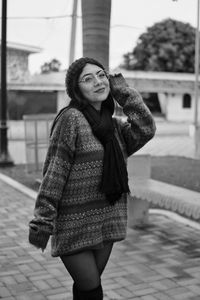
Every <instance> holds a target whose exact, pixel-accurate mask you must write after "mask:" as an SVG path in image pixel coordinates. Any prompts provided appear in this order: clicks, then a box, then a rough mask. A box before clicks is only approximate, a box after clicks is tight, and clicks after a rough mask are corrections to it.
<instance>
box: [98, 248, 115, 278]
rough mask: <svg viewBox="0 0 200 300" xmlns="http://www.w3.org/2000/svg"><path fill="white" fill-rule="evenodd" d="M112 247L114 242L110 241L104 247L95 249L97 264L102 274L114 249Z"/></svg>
mask: <svg viewBox="0 0 200 300" xmlns="http://www.w3.org/2000/svg"><path fill="white" fill-rule="evenodd" d="M112 248H113V243H108V244H106V245H105V247H104V248H102V249H98V250H94V257H95V260H96V265H97V268H98V271H99V275H100V276H101V274H102V273H103V271H104V269H105V267H106V264H107V262H108V260H109V257H110V254H111V251H112Z"/></svg>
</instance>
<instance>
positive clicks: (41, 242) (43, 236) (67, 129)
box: [29, 112, 76, 250]
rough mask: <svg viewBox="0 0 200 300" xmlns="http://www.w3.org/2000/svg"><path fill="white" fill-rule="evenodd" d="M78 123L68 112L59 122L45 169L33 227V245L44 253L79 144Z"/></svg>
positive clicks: (30, 239) (30, 232) (30, 229)
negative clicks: (77, 137) (77, 138)
mask: <svg viewBox="0 0 200 300" xmlns="http://www.w3.org/2000/svg"><path fill="white" fill-rule="evenodd" d="M74 121H75V120H74V117H73V113H72V114H69V113H68V112H67V113H66V114H65V115H63V116H62V117H61V118H60V119H59V120H58V121H57V124H56V126H55V128H54V131H53V134H52V137H51V139H50V143H49V148H48V151H47V155H46V159H45V163H44V167H43V179H42V183H41V185H40V189H39V192H38V195H37V199H36V203H35V209H34V218H33V219H32V220H31V221H30V223H29V242H30V243H31V244H33V245H34V246H36V247H37V248H42V249H43V250H44V249H45V248H46V245H47V243H48V240H49V237H50V235H52V233H53V230H54V221H55V218H56V216H57V208H58V205H59V200H60V199H61V197H62V192H63V188H64V186H65V184H66V182H67V178H68V175H69V172H70V168H71V165H72V163H73V155H74V152H75V140H76V126H75V124H74Z"/></svg>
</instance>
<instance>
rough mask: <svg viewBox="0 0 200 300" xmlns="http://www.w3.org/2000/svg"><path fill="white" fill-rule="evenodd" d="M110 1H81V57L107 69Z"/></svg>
mask: <svg viewBox="0 0 200 300" xmlns="http://www.w3.org/2000/svg"><path fill="white" fill-rule="evenodd" d="M110 13H111V0H100V1H94V0H82V25H83V26H82V28H83V29H82V30H83V34H82V35H83V56H89V57H93V58H96V59H97V60H98V61H100V62H101V63H102V64H103V65H104V66H105V68H107V69H108V67H109V37H110Z"/></svg>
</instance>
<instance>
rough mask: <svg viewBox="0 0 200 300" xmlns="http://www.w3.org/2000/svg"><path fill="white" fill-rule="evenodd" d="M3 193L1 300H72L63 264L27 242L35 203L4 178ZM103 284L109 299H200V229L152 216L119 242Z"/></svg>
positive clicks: (0, 199)
mask: <svg viewBox="0 0 200 300" xmlns="http://www.w3.org/2000/svg"><path fill="white" fill-rule="evenodd" d="M0 191H1V194H0V195H1V196H0V299H5V300H43V299H47V300H62V299H63V300H64V299H68V300H72V296H71V285H72V281H71V279H70V277H69V275H68V274H67V272H66V271H65V268H64V267H63V265H62V263H61V262H60V260H59V259H57V258H52V257H51V256H50V251H49V248H48V249H47V251H46V252H45V253H44V254H43V253H41V252H40V251H39V250H37V249H35V248H34V247H32V246H31V245H29V243H28V242H27V237H28V221H29V220H30V219H31V218H32V214H33V207H34V200H33V199H32V198H31V197H29V196H27V195H25V194H23V193H22V192H19V191H17V190H16V189H14V188H13V187H11V186H10V185H7V184H6V183H5V182H3V181H1V180H0ZM102 283H103V287H104V295H105V297H104V299H105V300H111V299H112V300H118V299H122V300H125V299H131V300H178V299H179V300H184V299H186V300H199V299H200V230H197V229H194V228H193V227H189V226H186V224H183V223H180V222H177V221H175V220H172V219H169V218H167V217H165V216H162V215H156V214H151V215H150V225H149V226H148V227H146V228H144V229H138V230H136V229H135V230H134V229H129V231H128V236H127V239H126V240H125V241H123V242H120V243H116V244H115V247H114V250H113V253H112V256H111V259H110V261H109V264H108V266H107V268H106V270H105V273H104V276H103V278H102Z"/></svg>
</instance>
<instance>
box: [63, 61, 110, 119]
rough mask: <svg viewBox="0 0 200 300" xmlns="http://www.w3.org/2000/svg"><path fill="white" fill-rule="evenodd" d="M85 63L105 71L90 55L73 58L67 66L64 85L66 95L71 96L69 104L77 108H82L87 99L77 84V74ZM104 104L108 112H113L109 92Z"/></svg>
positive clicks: (78, 74)
mask: <svg viewBox="0 0 200 300" xmlns="http://www.w3.org/2000/svg"><path fill="white" fill-rule="evenodd" d="M86 64H93V65H97V66H98V67H100V68H101V69H102V70H104V71H105V68H104V67H103V65H102V64H101V63H100V62H98V61H97V60H96V59H93V58H90V57H81V58H79V59H77V60H75V61H74V62H73V63H72V64H71V65H70V66H69V68H68V70H67V74H66V78H65V86H66V92H67V94H68V96H69V97H70V98H71V101H70V104H69V105H70V106H78V107H79V109H83V108H84V107H85V106H86V105H87V104H88V101H87V100H86V99H85V98H84V97H83V95H82V93H81V91H80V89H79V86H78V79H79V76H80V74H81V72H82V70H83V68H84V67H85V65H86ZM102 105H104V106H106V107H107V108H108V109H109V110H110V112H111V113H112V114H113V112H114V106H115V105H114V100H113V98H112V96H111V94H110V93H109V95H108V97H107V99H106V100H105V101H103V104H102Z"/></svg>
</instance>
